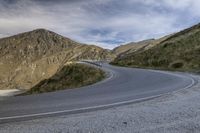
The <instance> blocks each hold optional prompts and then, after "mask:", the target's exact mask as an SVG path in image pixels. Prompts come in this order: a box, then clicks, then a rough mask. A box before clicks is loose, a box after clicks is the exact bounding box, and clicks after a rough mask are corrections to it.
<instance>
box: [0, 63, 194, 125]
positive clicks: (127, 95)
mask: <svg viewBox="0 0 200 133" xmlns="http://www.w3.org/2000/svg"><path fill="white" fill-rule="evenodd" d="M103 68H104V69H105V70H106V71H109V72H110V73H111V76H110V77H109V78H107V79H106V80H104V81H101V82H99V83H97V84H94V85H91V86H86V87H81V88H77V89H72V90H63V91H57V92H51V93H44V94H38V95H29V96H18V97H10V98H7V99H5V100H1V101H0V123H4V122H11V121H17V120H27V119H33V118H39V117H44V116H56V115H61V114H72V113H80V112H85V111H91V110H97V109H103V108H108V107H112V106H117V105H122V104H127V103H133V102H136V101H141V100H146V99H151V98H155V97H158V96H160V95H163V94H166V93H169V92H173V91H176V90H179V89H183V88H189V87H191V86H192V85H194V83H195V80H194V79H192V78H191V77H190V76H188V74H184V73H171V72H163V71H153V70H144V69H136V68H124V67H116V66H111V65H108V64H103Z"/></svg>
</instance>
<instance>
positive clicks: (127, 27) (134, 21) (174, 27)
mask: <svg viewBox="0 0 200 133" xmlns="http://www.w3.org/2000/svg"><path fill="white" fill-rule="evenodd" d="M199 6H200V2H198V1H196V0H160V1H158V0H124V1H120V0H92V1H91V0H67V1H66V0H57V1H55V0H48V1H46V0H2V1H1V2H0V36H1V37H4V36H9V35H13V34H17V33H19V32H24V31H29V30H33V29H36V28H46V29H49V30H53V31H54V32H57V33H59V34H62V35H64V36H67V37H69V38H72V39H74V40H76V41H79V42H82V43H90V44H97V45H99V46H102V47H104V48H109V49H111V48H113V47H115V46H117V45H119V44H123V43H126V42H131V41H140V40H143V39H149V38H159V37H161V36H164V35H167V34H170V33H173V32H177V31H179V30H181V29H184V28H186V27H189V26H191V25H193V24H195V23H197V22H198V21H200V19H199V17H200V8H199Z"/></svg>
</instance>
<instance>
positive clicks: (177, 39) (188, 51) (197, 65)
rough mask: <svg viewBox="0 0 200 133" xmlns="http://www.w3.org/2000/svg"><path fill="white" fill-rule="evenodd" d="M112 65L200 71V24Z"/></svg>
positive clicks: (118, 59)
mask: <svg viewBox="0 0 200 133" xmlns="http://www.w3.org/2000/svg"><path fill="white" fill-rule="evenodd" d="M112 64H116V65H121V66H130V67H144V68H156V69H170V70H180V71H195V72H196V71H199V70H200V24H198V25H195V26H193V27H191V28H188V29H186V30H183V31H181V32H178V33H176V34H173V35H170V36H168V37H167V38H165V39H164V40H162V41H160V42H159V43H157V45H155V46H153V47H151V48H149V49H147V50H143V51H138V50H136V51H133V52H130V53H128V54H126V55H125V56H118V57H117V58H116V59H115V60H114V61H113V62H112Z"/></svg>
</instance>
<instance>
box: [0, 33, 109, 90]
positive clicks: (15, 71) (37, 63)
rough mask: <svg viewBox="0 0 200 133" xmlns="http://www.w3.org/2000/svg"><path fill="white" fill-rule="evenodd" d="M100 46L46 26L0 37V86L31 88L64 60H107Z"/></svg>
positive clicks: (105, 53)
mask: <svg viewBox="0 0 200 133" xmlns="http://www.w3.org/2000/svg"><path fill="white" fill-rule="evenodd" d="M110 58H113V55H112V54H111V53H110V52H109V51H107V50H105V49H102V48H100V47H97V46H93V45H85V44H80V43H78V42H75V41H73V40H71V39H69V38H66V37H63V36H61V35H58V34H56V33H54V32H52V31H48V30H45V29H37V30H34V31H30V32H26V33H21V34H18V35H15V36H11V37H7V38H2V39H0V89H14V88H15V89H30V88H31V87H33V86H34V85H36V84H37V83H39V82H40V81H42V80H44V79H48V78H49V77H51V76H52V75H54V74H55V73H56V72H57V71H59V70H61V69H62V68H63V66H64V64H66V63H67V62H70V61H77V60H81V59H93V60H97V59H98V60H100V59H110Z"/></svg>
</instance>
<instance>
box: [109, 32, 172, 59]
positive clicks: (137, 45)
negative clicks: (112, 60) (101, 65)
mask: <svg viewBox="0 0 200 133" xmlns="http://www.w3.org/2000/svg"><path fill="white" fill-rule="evenodd" d="M170 36H172V35H168V36H165V37H162V38H160V39H148V40H144V41H140V42H131V43H128V44H125V45H120V46H119V47H116V48H114V49H113V50H112V53H113V54H115V55H117V56H119V57H122V56H126V55H128V54H131V53H134V52H142V51H145V50H148V49H150V48H152V47H154V46H156V45H157V44H159V43H160V42H162V41H164V40H166V39H167V38H169V37H170Z"/></svg>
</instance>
